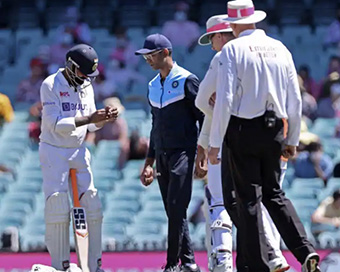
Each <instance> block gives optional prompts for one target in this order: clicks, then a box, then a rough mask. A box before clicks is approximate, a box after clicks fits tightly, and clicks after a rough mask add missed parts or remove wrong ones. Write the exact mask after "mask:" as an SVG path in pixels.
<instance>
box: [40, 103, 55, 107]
mask: <svg viewBox="0 0 340 272" xmlns="http://www.w3.org/2000/svg"><path fill="white" fill-rule="evenodd" d="M42 105H43V107H44V106H52V105H55V102H43V103H42Z"/></svg>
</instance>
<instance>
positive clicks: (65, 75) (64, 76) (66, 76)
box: [62, 68, 72, 86]
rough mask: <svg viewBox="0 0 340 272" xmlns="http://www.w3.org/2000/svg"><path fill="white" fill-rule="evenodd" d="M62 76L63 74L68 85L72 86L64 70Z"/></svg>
mask: <svg viewBox="0 0 340 272" xmlns="http://www.w3.org/2000/svg"><path fill="white" fill-rule="evenodd" d="M62 74H63V76H64V77H65V79H66V81H67V83H68V84H69V85H70V86H72V83H71V79H70V77H69V76H68V74H67V72H66V68H65V69H64V71H62Z"/></svg>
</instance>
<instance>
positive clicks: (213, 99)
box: [209, 92, 216, 107]
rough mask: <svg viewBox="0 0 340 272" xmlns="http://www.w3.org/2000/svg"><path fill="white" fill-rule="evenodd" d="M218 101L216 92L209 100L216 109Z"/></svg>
mask: <svg viewBox="0 0 340 272" xmlns="http://www.w3.org/2000/svg"><path fill="white" fill-rule="evenodd" d="M215 101H216V92H214V93H213V94H212V95H211V96H210V98H209V105H210V106H212V107H214V106H215Z"/></svg>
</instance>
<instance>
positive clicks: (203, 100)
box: [195, 53, 220, 117]
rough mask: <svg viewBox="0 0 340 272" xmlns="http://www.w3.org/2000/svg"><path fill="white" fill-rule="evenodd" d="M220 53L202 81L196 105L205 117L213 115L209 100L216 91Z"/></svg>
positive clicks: (213, 60) (212, 61)
mask: <svg viewBox="0 0 340 272" xmlns="http://www.w3.org/2000/svg"><path fill="white" fill-rule="evenodd" d="M219 55H220V54H219V53H217V54H216V55H215V56H214V58H213V59H212V60H211V62H210V66H209V69H208V71H207V73H206V74H205V76H204V79H203V80H202V81H201V83H200V85H199V89H198V93H197V97H196V100H195V105H196V107H197V108H198V109H200V110H201V111H202V112H203V113H204V114H205V116H207V115H209V116H210V117H212V115H213V107H212V106H211V105H209V99H210V97H211V96H212V94H213V93H214V92H215V91H216V80H217V68H218V59H219Z"/></svg>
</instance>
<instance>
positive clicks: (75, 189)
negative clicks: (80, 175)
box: [70, 168, 80, 207]
mask: <svg viewBox="0 0 340 272" xmlns="http://www.w3.org/2000/svg"><path fill="white" fill-rule="evenodd" d="M70 176H71V185H72V193H73V206H74V207H80V202H79V195H78V186H77V170H76V169H73V168H71V169H70Z"/></svg>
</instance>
